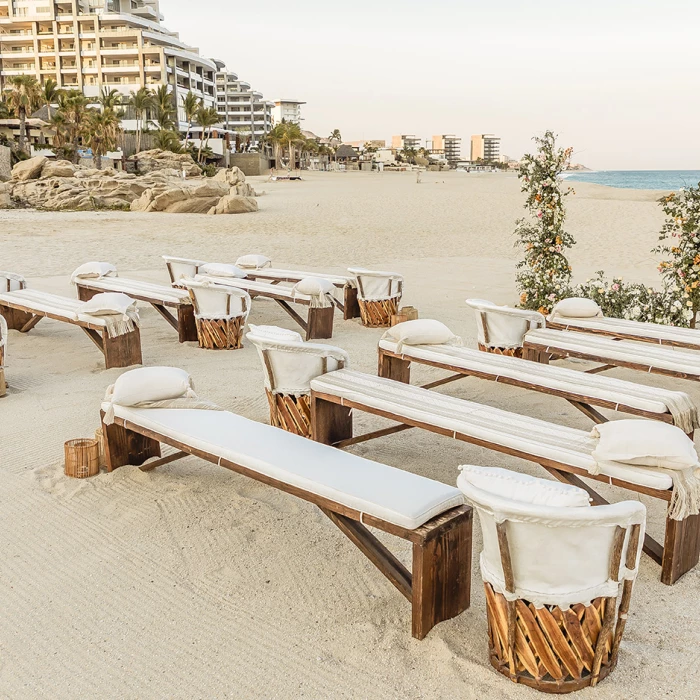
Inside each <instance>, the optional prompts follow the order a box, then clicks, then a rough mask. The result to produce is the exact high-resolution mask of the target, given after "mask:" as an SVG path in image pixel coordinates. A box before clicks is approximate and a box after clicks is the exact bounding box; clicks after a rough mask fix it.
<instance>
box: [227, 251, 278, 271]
mask: <svg viewBox="0 0 700 700" xmlns="http://www.w3.org/2000/svg"><path fill="white" fill-rule="evenodd" d="M271 264H272V260H270V258H268V257H267V256H266V255H257V254H251V255H241V257H240V258H238V260H236V265H237V266H238V267H244V268H250V269H252V270H259V269H260V268H263V267H269V266H270V265H271Z"/></svg>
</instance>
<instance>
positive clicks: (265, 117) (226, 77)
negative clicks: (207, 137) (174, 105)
mask: <svg viewBox="0 0 700 700" xmlns="http://www.w3.org/2000/svg"><path fill="white" fill-rule="evenodd" d="M0 1H1V0H0ZM214 63H215V64H216V68H217V72H216V109H217V111H218V113H219V116H220V117H221V123H222V124H223V126H224V128H225V129H231V130H232V131H240V132H242V133H245V132H248V133H249V134H252V136H253V138H252V141H253V144H254V145H257V144H258V143H260V140H261V139H262V138H263V136H265V134H267V133H268V132H269V131H270V129H272V108H273V107H274V105H273V103H272V102H268V101H267V100H265V99H264V98H263V96H262V93H260V92H256V91H255V90H253V89H252V88H251V87H250V83H247V82H245V81H244V80H239V79H238V76H237V75H236V74H235V73H231V72H230V71H228V70H226V66H225V65H224V63H223V62H222V61H219V60H216V59H214Z"/></svg>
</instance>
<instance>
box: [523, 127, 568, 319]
mask: <svg viewBox="0 0 700 700" xmlns="http://www.w3.org/2000/svg"><path fill="white" fill-rule="evenodd" d="M534 141H535V143H536V144H537V154H536V155H532V154H529V155H526V156H525V157H524V158H523V160H522V162H521V165H520V168H519V170H518V177H519V178H520V179H521V180H522V187H521V191H522V192H526V193H527V200H526V202H525V208H526V209H527V210H528V212H529V213H530V218H529V219H520V220H519V221H518V222H517V223H516V229H515V235H516V236H517V238H518V242H517V243H516V245H517V246H519V247H521V248H522V249H523V250H524V252H525V258H524V260H521V261H520V262H519V263H518V265H517V268H518V270H519V272H518V274H517V276H516V282H517V285H518V290H519V292H520V306H521V307H524V308H526V309H534V310H537V311H540V312H541V313H543V314H547V313H549V311H551V309H552V307H553V306H554V304H555V302H556V301H557V300H558V299H560V298H562V297H565V296H569V293H570V288H569V283H570V281H571V266H570V265H569V261H568V260H567V258H566V256H565V254H564V251H565V250H567V249H568V248H571V247H572V246H573V245H574V243H575V241H574V238H573V236H571V234H569V233H567V232H566V231H564V228H563V227H564V219H565V218H566V209H565V207H564V197H566V196H567V195H568V194H570V193H571V192H573V190H572V189H571V188H565V189H563V188H562V185H561V178H560V175H561V173H562V172H563V171H564V170H565V169H566V167H567V166H568V164H569V161H570V159H571V154H572V152H573V149H571V148H566V149H563V148H557V146H556V136H555V135H554V133H552V132H551V131H546V132H545V134H544V136H543V137H542V138H539V137H535V138H534Z"/></svg>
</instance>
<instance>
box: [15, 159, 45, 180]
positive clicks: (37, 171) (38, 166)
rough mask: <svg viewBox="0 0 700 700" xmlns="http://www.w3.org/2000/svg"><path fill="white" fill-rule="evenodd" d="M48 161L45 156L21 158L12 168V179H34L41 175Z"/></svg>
mask: <svg viewBox="0 0 700 700" xmlns="http://www.w3.org/2000/svg"><path fill="white" fill-rule="evenodd" d="M47 161H48V158H45V157H44V156H35V157H34V158H28V159H27V160H21V161H20V162H19V163H17V165H15V167H14V168H12V179H13V180H17V181H19V182H22V181H23V180H34V179H35V178H37V177H39V175H41V170H42V168H43V167H44V165H45V164H46V162H47Z"/></svg>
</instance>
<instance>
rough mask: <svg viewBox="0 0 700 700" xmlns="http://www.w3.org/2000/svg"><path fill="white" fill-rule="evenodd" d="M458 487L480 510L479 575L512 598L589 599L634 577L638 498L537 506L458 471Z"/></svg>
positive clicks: (640, 536)
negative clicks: (493, 490) (573, 505)
mask: <svg viewBox="0 0 700 700" xmlns="http://www.w3.org/2000/svg"><path fill="white" fill-rule="evenodd" d="M457 485H458V486H459V488H460V489H461V490H462V492H463V493H464V495H465V496H466V497H467V499H468V500H469V501H471V503H472V504H473V505H474V507H475V508H476V510H477V512H478V514H479V520H480V522H481V530H482V534H483V540H484V549H483V551H482V553H481V574H482V577H483V579H484V580H485V581H488V582H489V583H490V584H491V585H492V586H493V587H494V588H495V589H496V590H497V591H498V592H499V593H503V594H504V595H505V596H506V597H508V598H510V599H511V600H512V599H513V598H521V599H525V600H528V601H530V602H532V603H534V604H535V605H537V606H540V605H559V606H561V607H566V606H568V605H573V604H575V603H584V604H586V605H587V604H588V603H589V601H591V600H593V599H594V598H597V597H599V596H611V595H612V596H614V595H616V594H617V589H618V587H619V583H620V581H622V580H625V579H630V580H632V579H634V578H635V577H636V574H637V568H638V565H639V557H640V554H641V549H642V544H643V542H644V525H645V520H646V509H645V507H644V505H643V504H641V503H639V502H637V501H622V502H621V503H615V504H612V505H604V506H589V507H577V508H571V507H556V506H540V505H533V504H530V503H522V502H519V501H514V500H511V499H508V498H502V497H500V496H496V495H494V494H492V493H489V492H487V491H484V490H482V489H479V488H477V487H475V486H474V485H472V484H471V483H469V481H468V480H467V479H466V478H463V477H462V476H460V478H459V479H458V481H457ZM499 530H501V532H500V538H499ZM499 539H500V542H499Z"/></svg>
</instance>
